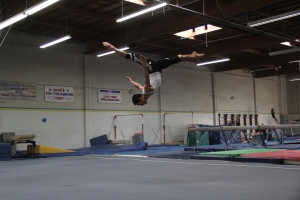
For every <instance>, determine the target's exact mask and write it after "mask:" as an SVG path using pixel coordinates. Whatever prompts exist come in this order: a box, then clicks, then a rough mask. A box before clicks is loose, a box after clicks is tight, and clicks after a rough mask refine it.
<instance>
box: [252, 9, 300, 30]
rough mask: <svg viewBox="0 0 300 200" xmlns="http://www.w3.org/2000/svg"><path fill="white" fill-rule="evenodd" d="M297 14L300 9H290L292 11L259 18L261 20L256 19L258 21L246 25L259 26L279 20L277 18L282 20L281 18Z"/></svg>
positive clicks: (299, 13)
mask: <svg viewBox="0 0 300 200" xmlns="http://www.w3.org/2000/svg"><path fill="white" fill-rule="evenodd" d="M298 15H300V10H295V11H292V12H288V13H284V14H281V15H276V16H273V17H268V18H265V19H261V20H258V21H254V22H251V23H248V26H249V27H255V26H261V25H264V24H268V23H272V22H276V21H279V20H283V19H287V18H291V17H296V16H298Z"/></svg>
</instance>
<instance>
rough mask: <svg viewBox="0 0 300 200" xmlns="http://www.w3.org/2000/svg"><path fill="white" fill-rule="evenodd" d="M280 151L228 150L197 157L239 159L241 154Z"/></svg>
mask: <svg viewBox="0 0 300 200" xmlns="http://www.w3.org/2000/svg"><path fill="white" fill-rule="evenodd" d="M282 150H283V149H266V148H255V149H239V150H230V151H218V152H207V153H199V155H207V156H233V157H239V156H240V155H242V154H251V153H261V152H272V151H282Z"/></svg>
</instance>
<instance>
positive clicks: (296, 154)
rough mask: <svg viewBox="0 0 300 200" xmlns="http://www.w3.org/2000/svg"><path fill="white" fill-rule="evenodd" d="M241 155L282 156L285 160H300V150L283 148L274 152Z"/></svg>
mask: <svg viewBox="0 0 300 200" xmlns="http://www.w3.org/2000/svg"><path fill="white" fill-rule="evenodd" d="M240 157H248V158H249V157H251V158H282V159H284V160H293V161H300V150H282V151H273V152H262V153H251V154H242V155H240Z"/></svg>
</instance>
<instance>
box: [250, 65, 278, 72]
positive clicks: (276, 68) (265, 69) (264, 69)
mask: <svg viewBox="0 0 300 200" xmlns="http://www.w3.org/2000/svg"><path fill="white" fill-rule="evenodd" d="M280 68H281V66H278V67H271V68H263V69H254V70H251V71H249V72H251V73H252V72H259V71H267V70H272V69H274V70H276V71H278V70H279V69H280Z"/></svg>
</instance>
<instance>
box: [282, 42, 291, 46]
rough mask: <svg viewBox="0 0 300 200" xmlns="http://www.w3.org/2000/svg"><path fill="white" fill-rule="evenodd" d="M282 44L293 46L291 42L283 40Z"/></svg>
mask: <svg viewBox="0 0 300 200" xmlns="http://www.w3.org/2000/svg"><path fill="white" fill-rule="evenodd" d="M280 44H282V45H285V46H289V47H291V46H292V45H291V43H290V42H281V43H280Z"/></svg>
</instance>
